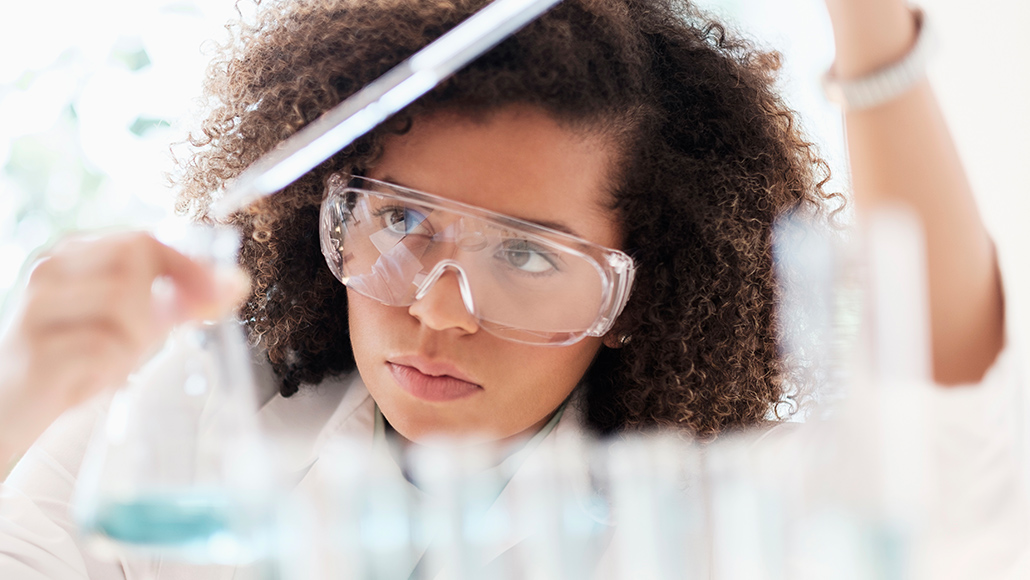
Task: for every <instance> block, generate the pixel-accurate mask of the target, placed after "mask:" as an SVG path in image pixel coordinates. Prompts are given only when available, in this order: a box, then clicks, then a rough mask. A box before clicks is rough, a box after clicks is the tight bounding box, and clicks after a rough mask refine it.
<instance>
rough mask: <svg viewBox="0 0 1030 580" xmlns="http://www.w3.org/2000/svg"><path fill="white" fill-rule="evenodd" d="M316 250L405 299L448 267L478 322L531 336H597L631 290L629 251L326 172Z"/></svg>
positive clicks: (374, 294) (402, 302) (523, 338)
mask: <svg viewBox="0 0 1030 580" xmlns="http://www.w3.org/2000/svg"><path fill="white" fill-rule="evenodd" d="M319 235H320V239H321V246H322V254H324V255H325V259H326V262H328V264H329V269H330V270H332V272H333V274H334V275H335V276H336V277H337V278H338V279H339V280H340V281H341V282H343V283H344V284H345V285H346V286H347V287H348V288H350V289H351V290H353V291H355V292H357V293H359V294H362V295H363V296H367V297H369V298H372V299H374V300H378V301H379V302H382V303H383V304H386V305H388V306H410V305H412V304H414V303H415V301H417V300H420V299H421V298H422V297H423V296H425V295H426V293H427V292H429V289H430V288H431V287H432V286H433V284H434V283H435V282H436V281H437V280H438V279H439V278H440V277H441V276H442V275H443V274H444V273H446V272H447V271H448V270H452V271H453V272H454V273H455V275H456V276H457V278H458V287H459V289H460V292H461V299H462V302H463V303H464V305H465V308H466V309H467V310H468V312H469V313H471V314H472V315H473V316H474V317H475V318H476V320H477V322H478V324H479V327H480V328H483V329H484V330H486V331H487V332H490V333H491V334H494V335H496V336H499V337H501V338H504V339H507V340H512V341H516V342H523V343H530V344H548V345H555V346H559V345H567V344H572V343H575V342H577V341H579V340H580V339H582V338H583V337H584V336H602V335H603V334H604V333H606V332H607V331H608V330H609V329H611V327H612V324H613V323H614V322H615V319H616V317H618V315H619V313H620V312H622V309H623V307H624V306H625V305H626V301H627V299H628V298H629V293H630V287H631V286H632V284H633V260H632V259H631V258H630V257H629V256H627V255H626V254H624V253H622V252H620V251H617V250H612V249H609V248H605V247H604V246H600V245H598V244H593V243H591V242H587V241H585V240H581V239H579V238H577V237H575V236H571V235H569V234H566V233H562V232H558V231H555V230H552V229H549V228H546V227H543V226H540V225H537V224H533V223H530V222H526V221H522V220H519V219H515V218H511V217H507V216H504V215H501V214H497V213H494V212H490V211H486V210H483V209H479V208H476V207H473V206H470V205H466V204H463V203H458V202H455V201H451V200H448V199H445V198H441V197H437V196H435V195H430V194H428V193H422V192H420V191H415V190H412V189H407V188H404V187H400V186H397V185H392V184H389V183H384V182H381V181H376V180H374V179H367V178H364V177H353V176H348V175H341V174H335V175H332V176H330V178H329V184H328V189H327V192H326V197H325V200H324V201H323V202H322V209H321V216H320V220H319Z"/></svg>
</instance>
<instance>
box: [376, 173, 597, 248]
mask: <svg viewBox="0 0 1030 580" xmlns="http://www.w3.org/2000/svg"><path fill="white" fill-rule="evenodd" d="M381 181H384V182H386V183H392V184H393V185H398V186H400V187H403V188H405V189H411V190H414V191H422V190H421V189H419V188H417V187H411V186H410V185H406V184H404V183H402V182H401V181H399V180H397V179H394V178H393V177H392V176H390V175H387V176H384V177H383V178H382V180H381ZM425 193H429V192H425ZM434 195H435V194H434ZM480 209H484V208H480ZM487 211H491V210H487ZM494 213H500V212H494ZM501 215H505V216H508V217H512V218H515V219H517V220H521V221H524V222H528V223H531V224H534V225H538V226H540V227H544V228H547V229H551V230H554V231H556V232H561V233H563V234H568V235H570V236H574V237H577V238H580V239H586V238H584V237H583V236H581V235H579V234H578V233H577V232H576V230H574V229H572V228H571V227H569V226H568V225H566V224H565V223H564V222H554V221H550V220H534V219H530V218H526V217H521V216H517V215H509V214H501Z"/></svg>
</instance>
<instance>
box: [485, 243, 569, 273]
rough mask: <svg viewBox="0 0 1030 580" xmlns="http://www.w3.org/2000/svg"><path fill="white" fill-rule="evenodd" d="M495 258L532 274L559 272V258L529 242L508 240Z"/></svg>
mask: <svg viewBox="0 0 1030 580" xmlns="http://www.w3.org/2000/svg"><path fill="white" fill-rule="evenodd" d="M494 256H495V257H496V258H498V259H501V260H504V262H505V263H506V264H507V265H509V266H511V267H513V268H515V269H517V270H520V271H522V272H527V273H530V274H546V273H548V272H551V271H557V270H558V256H557V255H556V254H555V253H554V252H552V251H550V250H548V249H547V248H545V247H543V246H541V245H539V244H535V243H533V242H530V241H529V240H523V239H513V240H507V241H506V242H504V243H503V244H502V245H501V247H500V248H498V250H497V253H496V254H495V255H494Z"/></svg>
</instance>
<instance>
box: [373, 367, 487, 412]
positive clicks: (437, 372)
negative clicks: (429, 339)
mask: <svg viewBox="0 0 1030 580" xmlns="http://www.w3.org/2000/svg"><path fill="white" fill-rule="evenodd" d="M386 364H387V367H388V368H389V369H390V374H391V375H393V378H394V380H395V381H396V382H397V384H398V386H400V388H401V390H403V391H404V392H406V393H408V394H409V395H412V396H414V397H415V398H418V399H422V400H423V401H429V402H433V403H439V402H446V401H455V400H458V399H464V398H466V397H471V396H472V395H474V394H476V393H477V392H479V391H482V390H483V387H481V386H479V385H478V384H476V383H475V382H473V380H472V379H471V377H468V376H467V375H465V374H464V373H462V372H461V371H459V370H458V369H456V368H454V367H452V366H451V365H448V364H445V363H434V362H431V361H426V360H424V359H422V358H420V357H398V358H395V359H391V360H388V361H386Z"/></svg>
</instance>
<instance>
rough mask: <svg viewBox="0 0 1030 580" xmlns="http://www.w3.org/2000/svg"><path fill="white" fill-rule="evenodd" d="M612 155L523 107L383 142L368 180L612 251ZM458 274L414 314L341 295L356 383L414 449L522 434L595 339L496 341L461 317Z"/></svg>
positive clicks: (545, 413) (573, 380) (615, 236)
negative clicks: (435, 442)
mask: <svg viewBox="0 0 1030 580" xmlns="http://www.w3.org/2000/svg"><path fill="white" fill-rule="evenodd" d="M611 153H612V151H611V148H610V147H609V146H608V145H607V143H606V142H605V141H604V139H603V138H601V137H600V136H596V135H591V134H587V133H585V132H584V131H574V130H572V129H569V128H567V127H562V126H560V125H558V123H557V122H555V121H554V120H553V119H552V118H551V117H550V116H548V115H547V114H546V113H544V112H542V111H540V110H537V109H533V108H529V107H510V108H506V109H502V110H500V111H498V112H495V113H492V114H490V115H489V116H487V117H485V118H482V119H479V118H477V119H475V120H473V119H469V118H467V117H461V116H458V115H455V114H437V115H433V116H429V117H426V118H419V119H417V120H416V121H415V123H414V124H413V126H412V128H411V130H410V131H409V132H407V133H406V134H404V135H395V136H391V137H390V138H389V139H388V140H387V142H386V143H385V145H384V150H383V154H382V156H381V158H380V159H379V160H378V161H377V163H376V165H375V166H374V167H373V168H371V169H370V170H369V172H368V177H371V178H373V179H379V180H382V181H388V182H391V183H395V184H398V185H403V186H405V187H409V188H412V189H417V190H421V191H426V192H429V193H433V194H436V195H438V196H442V197H446V198H449V199H452V200H455V201H459V202H463V203H466V204H470V205H474V206H478V207H481V208H484V209H487V210H491V211H494V212H498V213H502V214H506V215H509V216H513V217H517V218H520V219H524V220H527V221H533V222H541V223H548V224H550V225H552V227H553V226H554V225H558V226H559V227H562V228H565V229H567V230H569V231H571V232H572V233H574V234H575V235H577V236H579V237H581V238H584V239H586V240H588V241H591V242H594V243H598V244H601V245H604V246H608V247H611V248H618V247H619V245H620V242H621V239H620V233H619V231H620V230H619V227H618V223H617V221H616V218H615V215H614V212H612V211H611V210H610V209H608V208H607V207H606V202H607V191H608V189H607V182H606V180H607V179H608V170H609V167H610V163H611V159H612V156H611ZM457 276H458V274H457V273H455V272H453V271H447V272H446V273H445V274H444V275H443V276H441V277H440V278H439V280H437V281H436V283H435V284H434V285H433V286H432V287H431V288H430V290H429V292H428V293H427V294H426V295H425V296H424V297H423V298H422V299H420V300H418V301H417V302H415V303H414V304H413V305H411V306H410V307H393V306H385V305H383V304H381V303H379V302H377V301H375V300H373V299H371V298H366V297H365V296H362V295H360V294H358V293H356V292H353V291H351V290H349V289H348V292H347V299H348V303H349V317H350V333H351V341H352V346H353V350H354V356H355V359H356V360H357V366H358V370H359V371H360V373H361V376H362V379H363V380H364V382H365V384H366V385H367V387H368V390H369V392H370V393H371V394H372V397H373V398H374V399H375V400H376V402H377V403H378V405H379V407H380V409H381V410H382V412H383V415H384V416H385V417H386V419H387V420H388V421H389V422H390V424H391V426H393V428H394V429H396V430H397V431H398V432H399V433H400V434H401V435H403V436H404V437H405V438H407V439H409V440H412V441H418V440H420V439H424V438H426V437H431V436H476V437H484V438H486V439H489V440H502V439H507V438H511V437H517V436H519V435H523V434H529V433H531V432H533V431H535V430H536V429H538V428H539V427H541V426H542V425H543V424H544V423H546V421H547V420H548V419H549V418H550V417H551V415H552V414H553V413H554V411H555V410H556V409H557V408H558V406H559V405H560V404H561V403H562V401H564V400H565V399H566V398H567V397H568V395H569V394H570V393H571V392H572V390H573V389H574V388H575V387H576V385H577V384H578V383H579V381H580V379H581V378H582V377H583V375H584V373H585V372H586V370H587V367H588V366H589V365H590V363H591V361H592V360H593V358H594V356H595V355H596V354H597V351H598V349H599V348H600V346H601V339H600V338H595V337H587V338H585V339H583V340H581V341H580V342H577V343H576V344H573V345H569V346H562V347H554V346H538V345H527V344H520V343H515V342H510V341H506V340H504V339H501V338H498V337H496V336H494V335H492V334H489V333H488V332H486V331H485V330H483V329H481V328H480V327H479V326H478V324H477V321H476V319H475V317H473V316H472V315H471V314H470V313H469V312H468V311H467V310H466V309H465V306H464V303H463V302H462V299H461V295H460V291H459V285H458V277H457Z"/></svg>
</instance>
